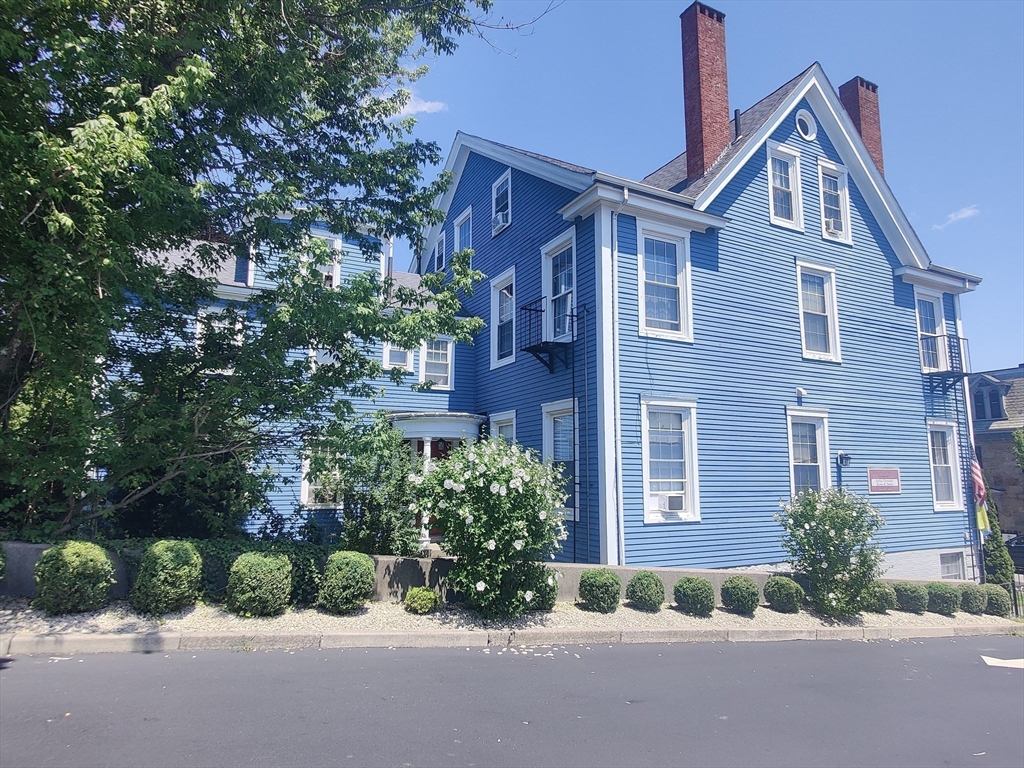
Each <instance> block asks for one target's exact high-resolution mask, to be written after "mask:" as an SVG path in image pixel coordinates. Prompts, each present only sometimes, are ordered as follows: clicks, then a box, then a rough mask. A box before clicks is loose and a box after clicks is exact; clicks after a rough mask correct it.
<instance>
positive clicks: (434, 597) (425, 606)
mask: <svg viewBox="0 0 1024 768" xmlns="http://www.w3.org/2000/svg"><path fill="white" fill-rule="evenodd" d="M440 605H441V596H440V595H439V594H437V592H435V591H434V590H432V589H431V588H430V587H412V588H411V589H410V590H409V591H408V592H406V593H405V610H407V611H408V612H409V613H419V614H424V613H433V612H434V611H436V610H437V609H438V607H439V606H440Z"/></svg>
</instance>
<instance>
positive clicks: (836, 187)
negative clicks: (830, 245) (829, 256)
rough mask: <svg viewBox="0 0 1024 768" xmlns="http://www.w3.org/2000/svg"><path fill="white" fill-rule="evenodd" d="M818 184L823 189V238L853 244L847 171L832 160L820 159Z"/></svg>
mask: <svg viewBox="0 0 1024 768" xmlns="http://www.w3.org/2000/svg"><path fill="white" fill-rule="evenodd" d="M818 183H819V186H820V188H821V236H822V237H824V238H825V239H826V240H835V241H837V242H840V243H850V242H852V241H853V239H852V235H851V233H850V194H849V190H848V186H847V174H846V169H845V168H844V167H843V166H841V165H837V164H836V163H833V162H831V161H830V160H826V159H824V158H818Z"/></svg>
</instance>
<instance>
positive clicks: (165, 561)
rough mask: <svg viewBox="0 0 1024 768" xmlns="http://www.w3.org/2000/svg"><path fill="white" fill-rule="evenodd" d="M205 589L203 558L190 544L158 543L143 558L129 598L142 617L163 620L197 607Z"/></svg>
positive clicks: (166, 541) (178, 542)
mask: <svg viewBox="0 0 1024 768" xmlns="http://www.w3.org/2000/svg"><path fill="white" fill-rule="evenodd" d="M202 587H203V558H201V557H200V556H199V550H198V549H196V547H195V544H192V543H191V542H188V541H171V540H164V541H158V542H156V543H155V544H153V545H152V546H151V547H150V548H149V549H147V550H146V553H145V554H144V555H143V556H142V563H141V564H140V565H139V575H138V576H137V577H136V579H135V584H134V585H133V586H132V591H131V594H130V595H129V596H128V600H129V602H131V604H132V607H133V608H134V609H135V610H137V611H139V612H140V613H149V614H152V615H154V616H162V615H163V614H165V613H170V612H171V611H177V610H179V609H181V608H185V607H187V606H190V605H195V603H196V600H198V599H199V593H200V591H201V590H202Z"/></svg>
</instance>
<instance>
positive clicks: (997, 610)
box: [981, 584, 1010, 618]
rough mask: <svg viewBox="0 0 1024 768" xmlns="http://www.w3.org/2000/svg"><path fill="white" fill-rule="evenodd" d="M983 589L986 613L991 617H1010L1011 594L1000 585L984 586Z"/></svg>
mask: <svg viewBox="0 0 1024 768" xmlns="http://www.w3.org/2000/svg"><path fill="white" fill-rule="evenodd" d="M981 588H982V589H983V590H985V597H986V598H987V600H986V602H985V613H987V614H988V615H989V616H1003V617H1004V618H1005V617H1006V616H1009V615H1010V593H1009V592H1007V591H1006V590H1005V589H1003V588H1002V587H1001V586H999V585H998V584H982V585H981Z"/></svg>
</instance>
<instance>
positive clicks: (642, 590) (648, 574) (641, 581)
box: [626, 571, 665, 613]
mask: <svg viewBox="0 0 1024 768" xmlns="http://www.w3.org/2000/svg"><path fill="white" fill-rule="evenodd" d="M626 599H627V600H629V601H630V602H631V603H633V605H635V606H636V607H637V608H639V609H640V610H641V611H650V612H651V613H657V612H658V611H660V610H661V604H662V603H664V602H665V583H664V582H663V581H662V580H661V577H660V576H658V574H656V573H655V572H654V571H637V573H635V574H633V578H631V579H630V580H629V583H628V584H626Z"/></svg>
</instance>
